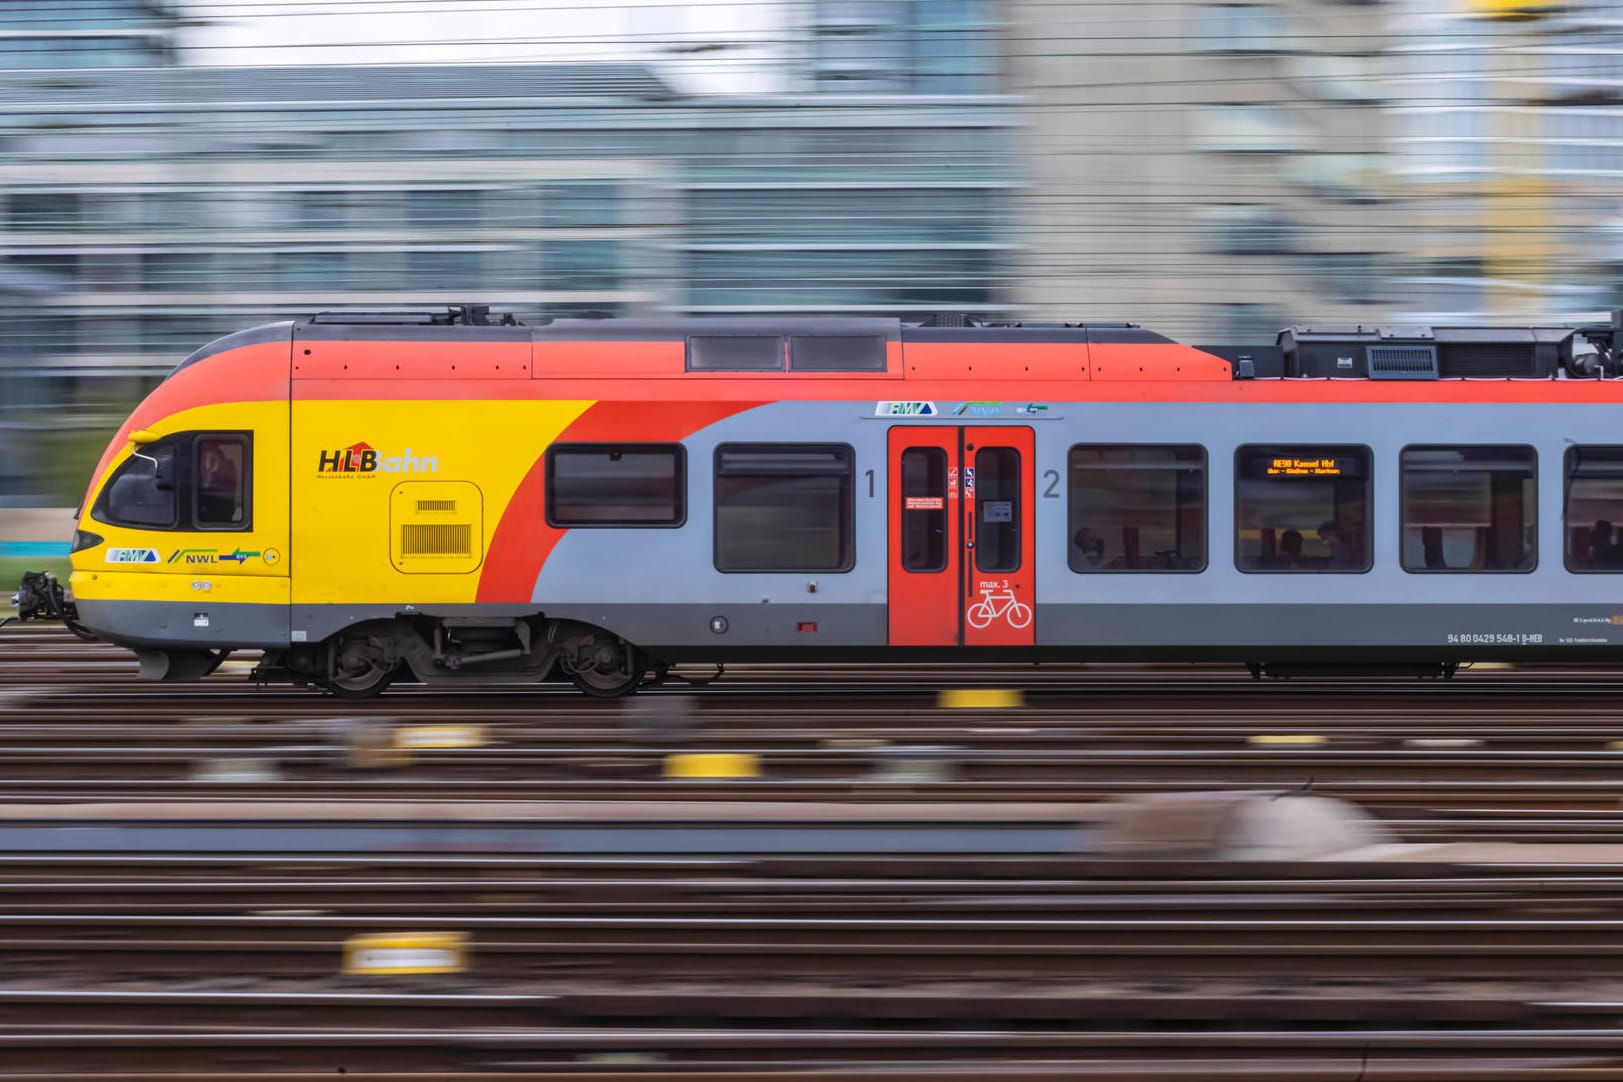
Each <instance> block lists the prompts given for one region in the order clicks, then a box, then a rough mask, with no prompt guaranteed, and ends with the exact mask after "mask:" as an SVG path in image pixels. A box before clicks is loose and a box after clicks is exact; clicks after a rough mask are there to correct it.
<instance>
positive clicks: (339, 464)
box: [318, 442, 440, 473]
mask: <svg viewBox="0 0 1623 1082" xmlns="http://www.w3.org/2000/svg"><path fill="white" fill-rule="evenodd" d="M380 469H381V470H382V471H383V472H384V473H438V472H439V469H440V460H439V458H438V457H437V456H434V455H423V456H421V457H419V456H417V455H414V454H412V453H411V448H410V447H408V448H406V450H405V453H404V454H400V455H389V456H388V457H384V456H383V455H381V454H379V453H378V450H377V448H375V447H373V446H372V445H371V444H369V443H366V442H361V443H356V444H352V445H350V446H349V447H345V448H342V449H340V450H337V451H323V452H321V465H320V467H319V468H318V472H320V473H377V472H378V470H380Z"/></svg>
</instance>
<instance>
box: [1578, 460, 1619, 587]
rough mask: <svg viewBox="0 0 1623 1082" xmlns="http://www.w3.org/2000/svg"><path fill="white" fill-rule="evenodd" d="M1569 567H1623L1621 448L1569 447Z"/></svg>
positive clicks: (1589, 568)
mask: <svg viewBox="0 0 1623 1082" xmlns="http://www.w3.org/2000/svg"><path fill="white" fill-rule="evenodd" d="M1566 487H1567V496H1566V508H1565V513H1564V518H1565V520H1566V530H1567V570H1568V571H1623V447H1569V448H1567V486H1566Z"/></svg>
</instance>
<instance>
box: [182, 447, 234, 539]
mask: <svg viewBox="0 0 1623 1082" xmlns="http://www.w3.org/2000/svg"><path fill="white" fill-rule="evenodd" d="M194 446H195V451H194V453H193V456H192V463H193V470H192V476H193V478H194V484H193V492H194V494H195V496H196V500H197V502H196V505H195V512H196V514H195V518H196V522H197V528H198V529H200V530H244V529H247V528H248V441H247V439H246V438H245V437H243V436H212V435H211V436H198V437H197V441H196V444H195V445H194Z"/></svg>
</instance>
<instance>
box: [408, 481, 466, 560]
mask: <svg viewBox="0 0 1623 1082" xmlns="http://www.w3.org/2000/svg"><path fill="white" fill-rule="evenodd" d="M389 505H390V506H389V518H390V522H389V535H388V536H389V557H390V559H391V561H392V562H393V563H394V568H395V570H396V571H399V572H400V573H401V574H404V575H466V574H469V573H470V572H473V571H477V570H478V569H479V565H480V564H481V563H483V562H484V551H483V550H484V545H485V529H484V521H483V520H484V507H483V502H482V500H481V498H480V495H479V490H478V488H476V487H475V486H474V485H473V484H471V483H470V482H468V481H402V482H400V483H399V484H398V485H396V486H395V487H394V491H393V493H392V495H391V496H390V498H389Z"/></svg>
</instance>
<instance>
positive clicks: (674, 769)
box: [665, 751, 761, 778]
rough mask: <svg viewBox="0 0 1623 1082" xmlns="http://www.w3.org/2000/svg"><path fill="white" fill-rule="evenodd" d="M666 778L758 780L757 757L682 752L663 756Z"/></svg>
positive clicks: (720, 752) (740, 754)
mask: <svg viewBox="0 0 1623 1082" xmlns="http://www.w3.org/2000/svg"><path fill="white" fill-rule="evenodd" d="M665 776H666V777H667V778H758V777H760V776H761V761H760V759H759V757H757V756H754V755H750V754H748V753H746V752H734V751H708V752H682V753H679V754H675V755H667V756H665Z"/></svg>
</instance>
